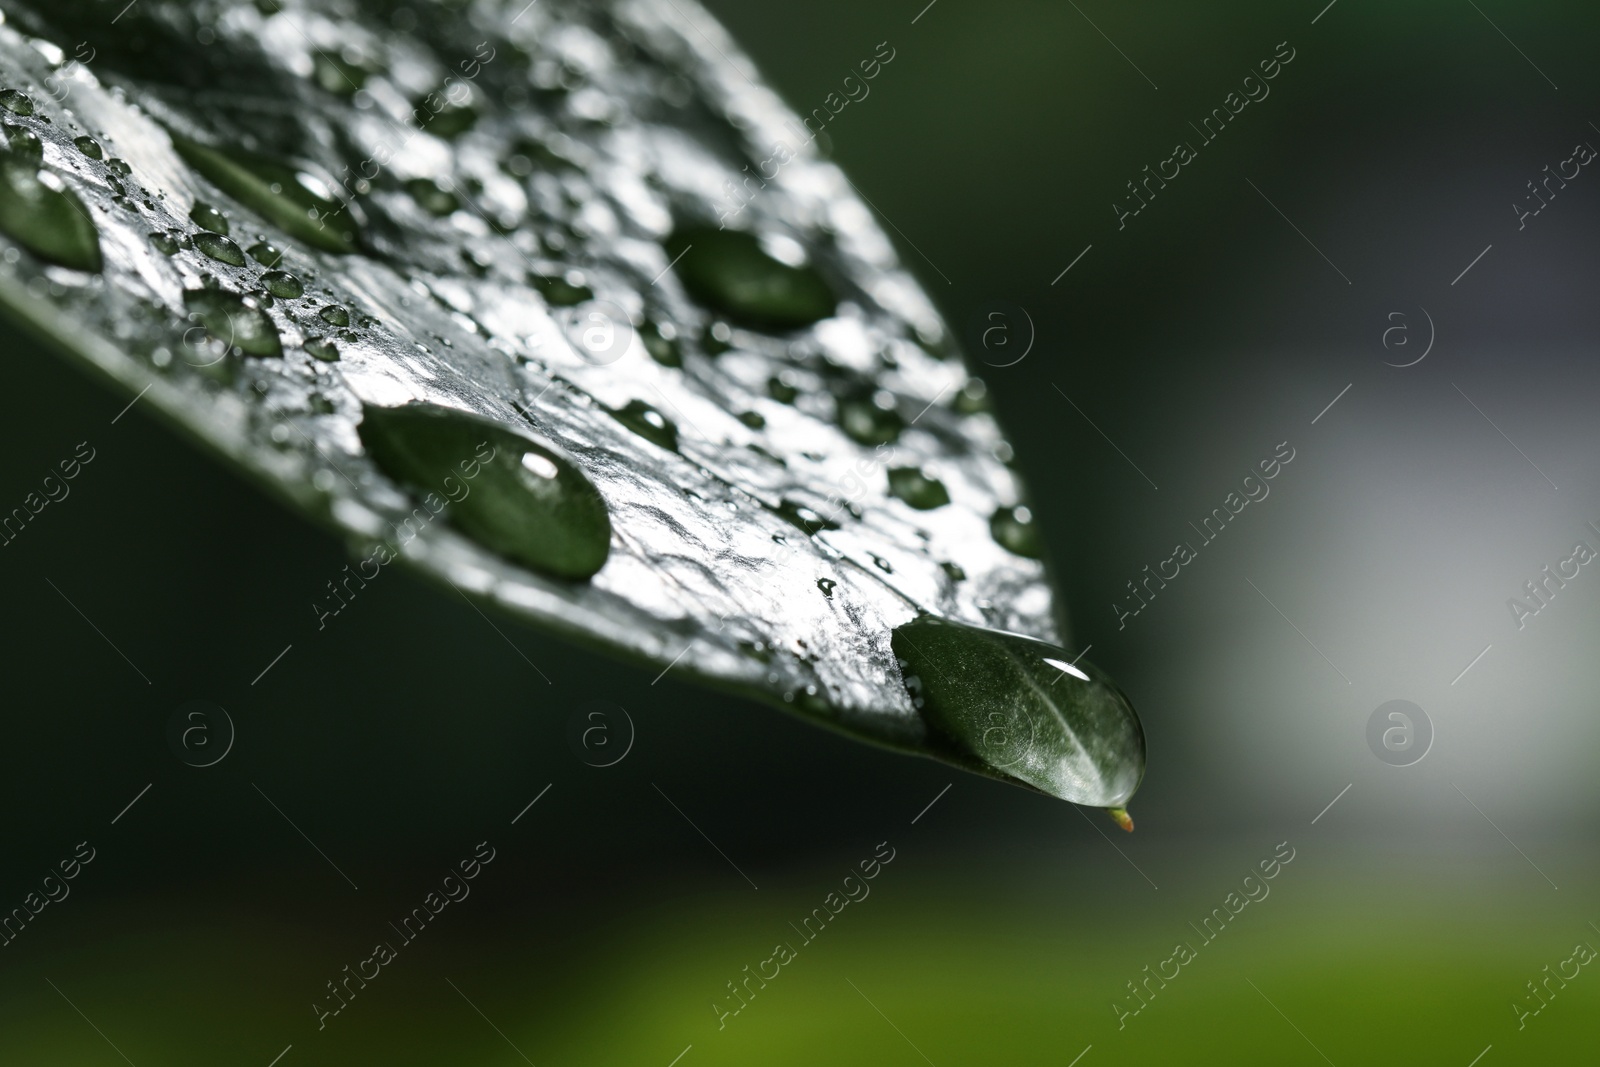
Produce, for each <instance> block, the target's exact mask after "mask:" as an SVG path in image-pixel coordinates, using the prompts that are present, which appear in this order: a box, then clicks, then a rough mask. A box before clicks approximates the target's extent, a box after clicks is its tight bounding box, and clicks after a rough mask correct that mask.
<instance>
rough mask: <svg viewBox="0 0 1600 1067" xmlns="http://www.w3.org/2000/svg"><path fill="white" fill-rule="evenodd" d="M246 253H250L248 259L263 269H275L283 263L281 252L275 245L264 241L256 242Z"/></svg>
mask: <svg viewBox="0 0 1600 1067" xmlns="http://www.w3.org/2000/svg"><path fill="white" fill-rule="evenodd" d="M247 251H248V252H249V253H250V258H251V259H253V260H255V261H256V262H257V263H259V264H261V265H262V266H263V267H268V268H271V267H276V266H277V265H278V264H279V263H282V262H283V251H282V250H281V249H279V248H278V246H277V245H273V244H268V243H267V242H266V241H257V242H256V243H255V244H253V245H251V246H250V247H249V248H248V249H247Z"/></svg>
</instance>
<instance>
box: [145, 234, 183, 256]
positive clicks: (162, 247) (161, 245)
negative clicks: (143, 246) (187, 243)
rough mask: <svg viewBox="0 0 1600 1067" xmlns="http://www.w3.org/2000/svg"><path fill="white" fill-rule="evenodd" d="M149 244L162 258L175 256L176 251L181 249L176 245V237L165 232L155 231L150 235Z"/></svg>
mask: <svg viewBox="0 0 1600 1067" xmlns="http://www.w3.org/2000/svg"><path fill="white" fill-rule="evenodd" d="M150 243H151V244H153V245H155V246H156V251H157V252H160V253H161V254H162V255H164V256H175V255H177V254H178V249H180V248H182V247H183V246H182V245H181V244H179V243H178V239H177V238H176V237H174V236H173V235H172V234H170V233H168V232H166V231H165V230H157V231H156V232H155V233H153V234H151V235H150Z"/></svg>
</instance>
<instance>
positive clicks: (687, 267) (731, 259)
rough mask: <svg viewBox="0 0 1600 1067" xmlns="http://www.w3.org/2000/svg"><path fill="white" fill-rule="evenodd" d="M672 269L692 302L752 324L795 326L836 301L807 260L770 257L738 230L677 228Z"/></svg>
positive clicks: (670, 249)
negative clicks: (800, 263) (798, 263)
mask: <svg viewBox="0 0 1600 1067" xmlns="http://www.w3.org/2000/svg"><path fill="white" fill-rule="evenodd" d="M666 249H667V256H668V258H669V259H671V258H677V257H681V258H677V264H676V266H674V267H673V270H674V271H675V272H676V273H677V275H678V277H679V278H681V279H682V280H683V284H684V287H685V288H686V289H688V290H689V293H690V295H692V296H693V297H694V298H695V299H696V300H699V301H700V302H701V303H703V304H706V305H708V306H709V307H713V308H716V309H717V310H718V311H721V312H724V313H726V314H728V315H731V316H732V317H733V318H735V319H738V320H740V321H741V322H744V323H747V324H749V325H751V326H763V327H772V328H774V329H780V330H787V329H797V328H799V327H801V326H809V325H810V324H811V323H813V322H816V321H818V320H819V319H825V318H827V317H828V316H829V315H832V314H833V311H834V308H835V307H836V306H837V301H836V300H835V299H834V295H833V292H832V290H830V289H829V288H828V283H827V282H826V281H824V280H823V278H822V275H821V274H819V273H817V270H816V268H815V267H812V266H810V265H809V264H807V265H803V266H791V265H790V264H788V263H783V262H781V261H779V260H777V259H774V258H773V257H772V256H771V255H769V254H768V253H767V252H766V251H765V250H764V249H763V248H762V247H761V242H760V241H758V240H757V239H756V238H755V236H754V235H752V234H748V233H743V232H741V231H738V230H713V229H710V228H705V229H690V230H679V231H677V232H676V233H674V234H673V235H672V236H671V237H670V238H668V239H667V243H666Z"/></svg>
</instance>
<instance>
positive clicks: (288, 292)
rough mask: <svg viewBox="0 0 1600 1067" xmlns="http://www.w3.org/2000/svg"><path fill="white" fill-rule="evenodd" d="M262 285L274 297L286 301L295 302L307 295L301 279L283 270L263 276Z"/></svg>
mask: <svg viewBox="0 0 1600 1067" xmlns="http://www.w3.org/2000/svg"><path fill="white" fill-rule="evenodd" d="M261 284H262V285H263V286H265V287H266V290H267V292H269V293H271V294H272V295H273V296H278V297H282V298H283V299H285V300H293V299H295V298H296V297H299V296H303V295H305V291H306V287H305V286H303V285H301V284H300V279H299V278H296V277H295V276H294V275H293V274H290V273H289V272H288V271H283V270H269V271H267V273H265V274H263V275H262V276H261Z"/></svg>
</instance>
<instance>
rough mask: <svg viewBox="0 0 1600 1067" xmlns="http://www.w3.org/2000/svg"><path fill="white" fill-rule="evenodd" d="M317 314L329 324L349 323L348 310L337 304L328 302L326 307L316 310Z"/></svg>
mask: <svg viewBox="0 0 1600 1067" xmlns="http://www.w3.org/2000/svg"><path fill="white" fill-rule="evenodd" d="M317 316H318V317H319V318H321V319H322V321H323V322H325V323H327V324H328V325H329V326H348V325H350V312H348V311H346V310H345V309H344V308H342V307H340V306H339V305H338V304H329V305H328V306H327V307H325V308H323V309H322V310H321V311H319V312H317Z"/></svg>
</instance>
